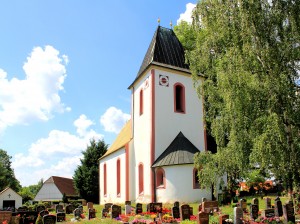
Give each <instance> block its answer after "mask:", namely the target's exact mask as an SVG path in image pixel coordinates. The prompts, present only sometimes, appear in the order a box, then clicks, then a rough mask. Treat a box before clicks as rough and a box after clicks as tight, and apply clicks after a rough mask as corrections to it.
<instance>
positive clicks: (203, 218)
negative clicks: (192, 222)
mask: <svg viewBox="0 0 300 224" xmlns="http://www.w3.org/2000/svg"><path fill="white" fill-rule="evenodd" d="M197 224H209V214H208V213H206V212H199V213H198V215H197Z"/></svg>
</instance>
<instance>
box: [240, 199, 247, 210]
mask: <svg viewBox="0 0 300 224" xmlns="http://www.w3.org/2000/svg"><path fill="white" fill-rule="evenodd" d="M240 207H241V208H242V209H243V212H246V210H247V201H246V200H245V199H241V200H240Z"/></svg>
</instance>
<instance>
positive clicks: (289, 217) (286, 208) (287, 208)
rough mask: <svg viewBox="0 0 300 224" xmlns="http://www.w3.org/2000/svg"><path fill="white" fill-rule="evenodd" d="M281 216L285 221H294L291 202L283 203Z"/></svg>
mask: <svg viewBox="0 0 300 224" xmlns="http://www.w3.org/2000/svg"><path fill="white" fill-rule="evenodd" d="M283 217H284V219H285V221H286V222H293V223H295V213H294V205H293V202H289V203H286V204H284V205H283Z"/></svg>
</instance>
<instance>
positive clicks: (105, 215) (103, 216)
mask: <svg viewBox="0 0 300 224" xmlns="http://www.w3.org/2000/svg"><path fill="white" fill-rule="evenodd" d="M108 213H109V210H108V209H106V208H103V209H102V218H106V217H107V215H108Z"/></svg>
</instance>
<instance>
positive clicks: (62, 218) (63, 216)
mask: <svg viewBox="0 0 300 224" xmlns="http://www.w3.org/2000/svg"><path fill="white" fill-rule="evenodd" d="M56 221H57V222H64V221H66V213H65V212H57V213H56Z"/></svg>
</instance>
